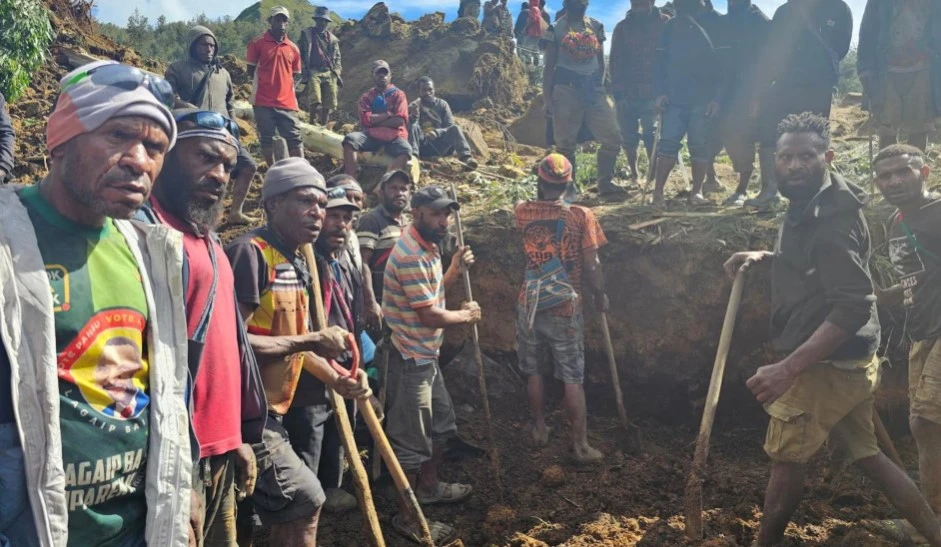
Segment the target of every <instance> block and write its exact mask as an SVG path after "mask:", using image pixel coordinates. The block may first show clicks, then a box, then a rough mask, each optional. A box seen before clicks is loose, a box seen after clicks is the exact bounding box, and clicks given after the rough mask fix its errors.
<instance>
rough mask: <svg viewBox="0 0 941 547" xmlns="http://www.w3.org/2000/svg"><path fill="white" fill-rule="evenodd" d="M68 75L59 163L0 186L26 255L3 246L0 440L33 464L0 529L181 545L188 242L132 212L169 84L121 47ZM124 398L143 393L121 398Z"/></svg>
mask: <svg viewBox="0 0 941 547" xmlns="http://www.w3.org/2000/svg"><path fill="white" fill-rule="evenodd" d="M61 85H62V92H61V94H60V95H59V98H58V101H57V103H56V108H55V111H54V112H53V113H52V115H51V116H50V117H49V120H48V127H47V130H46V142H47V148H48V150H49V155H50V156H51V158H52V161H51V165H50V170H49V174H48V175H47V176H46V178H45V179H43V180H42V181H41V182H40V183H39V184H37V185H35V186H30V187H7V188H0V204H2V205H0V207H2V210H3V212H4V214H3V216H2V218H0V253H2V255H3V256H5V257H11V256H13V257H16V259H15V260H10V259H9V258H7V259H6V260H0V283H2V286H3V287H7V288H9V290H8V291H5V296H3V297H2V299H0V323H2V328H0V332H2V333H3V335H2V337H0V338H2V342H3V347H4V349H5V355H4V356H3V357H4V358H0V453H3V454H4V469H5V470H9V469H10V468H11V467H12V468H13V469H17V468H19V470H20V472H22V468H25V481H23V479H22V477H10V478H11V479H14V482H11V481H10V480H8V478H7V477H2V476H0V482H2V483H3V484H4V485H5V488H4V491H3V497H4V503H5V504H10V503H12V506H13V507H19V508H20V509H21V510H22V516H21V517H18V518H16V519H15V524H14V526H13V528H14V530H13V531H12V532H11V531H10V530H0V540H3V539H4V536H6V538H5V539H6V540H8V541H9V542H10V543H12V544H13V545H33V544H34V543H33V542H31V541H30V540H29V539H28V538H24V536H23V535H22V533H23V528H27V527H31V525H33V524H34V525H35V531H32V533H33V534H36V533H38V537H39V538H41V539H42V544H44V545H66V544H69V545H101V544H103V543H107V544H109V545H122V546H143V545H145V544H147V545H171V546H174V547H177V546H185V545H187V543H188V541H189V540H190V539H191V537H190V529H189V528H190V526H188V525H187V522H188V521H189V517H190V499H191V484H192V483H191V471H192V460H191V459H190V458H191V453H190V439H189V431H188V428H187V427H186V425H185V424H187V423H188V421H189V416H188V414H187V408H186V401H185V390H186V377H187V370H186V359H185V348H186V333H185V331H184V330H183V328H182V326H183V324H184V321H185V318H184V315H183V302H182V300H181V299H179V298H178V295H180V294H181V293H182V275H181V274H182V267H181V260H182V248H181V245H180V241H179V235H178V234H175V233H174V232H173V231H172V230H169V229H168V228H166V227H163V226H144V225H141V224H134V223H130V222H128V221H127V220H126V219H128V218H130V217H131V216H132V215H133V214H134V213H135V211H137V209H138V208H139V207H140V206H141V205H142V204H143V203H144V202H145V201H146V200H147V198H148V197H149V195H150V190H151V186H152V184H153V181H154V180H155V179H156V178H157V175H158V173H159V172H160V169H161V167H162V166H163V161H164V157H165V155H166V153H167V151H168V150H169V149H170V148H171V147H172V145H173V143H174V142H175V140H176V131H177V130H176V123H175V121H174V119H173V116H172V115H171V114H170V111H169V110H168V108H167V105H168V104H172V93H171V92H170V87H169V85H168V84H167V83H166V82H165V81H164V80H163V79H161V78H159V77H156V76H153V75H148V74H146V73H144V72H142V71H140V70H138V69H135V68H132V67H129V66H126V65H121V64H118V63H114V62H111V61H108V62H96V63H92V64H90V65H86V66H84V67H81V68H79V69H77V70H75V71H73V72H71V73H69V74H67V75H66V76H65V77H64V78H63V79H62V82H61ZM26 326H28V328H24V327H26ZM112 342H115V343H112ZM117 343H120V344H121V345H123V346H126V345H129V344H130V345H132V346H133V348H130V349H131V351H123V350H122V351H115V350H114V347H116V344H117ZM3 353H4V352H0V354H3ZM102 367H104V368H105V369H107V370H113V371H117V373H116V374H110V375H101V374H98V373H96V371H98V370H100V369H101V368H102ZM11 385H15V386H19V390H17V391H13V392H11V390H10V386H11ZM25 390H28V391H29V393H24V392H23V391H25ZM122 392H123V393H122ZM115 397H117V398H120V399H126V398H130V397H133V400H134V404H133V405H131V406H128V407H127V408H124V409H123V411H122V412H115V411H114V409H115V406H114V402H115V400H117V399H116V398H115ZM14 410H15V413H14ZM18 430H19V432H20V433H19V434H17V431H18ZM11 464H12V466H11ZM2 473H6V471H2V472H0V474H2ZM11 484H19V486H18V487H12V488H11V487H9V485H11ZM27 492H28V493H29V499H28V501H27V497H26V495H27ZM30 510H31V512H32V517H30V516H29V513H30ZM197 517H198V515H197ZM197 520H198V518H197ZM4 522H9V520H7V519H4ZM196 526H197V527H198V524H197V525H196ZM27 533H29V532H27Z"/></svg>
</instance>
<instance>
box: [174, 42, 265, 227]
mask: <svg viewBox="0 0 941 547" xmlns="http://www.w3.org/2000/svg"><path fill="white" fill-rule="evenodd" d="M186 43H187V44H188V49H187V55H186V58H185V59H182V60H180V61H177V62H175V63H173V64H172V65H170V67H169V68H167V76H166V78H167V81H168V82H170V85H172V86H173V92H174V93H176V95H177V96H178V97H179V98H180V100H182V101H184V102H186V103H188V104H191V105H193V106H194V107H196V108H198V109H200V110H211V111H213V112H218V113H219V114H220V115H222V116H226V117H228V118H229V119H230V120H234V119H235V108H234V107H233V106H232V100H233V99H234V98H235V93H234V92H233V90H232V77H231V76H230V75H229V71H227V70H226V69H225V67H223V66H222V63H221V62H220V61H219V42H218V41H217V40H216V35H215V34H213V33H212V31H211V30H209V29H208V28H206V27H204V26H200V25H196V26H194V27H193V28H191V29H190V30H189V32H188V33H187V36H186ZM257 169H258V164H256V163H255V160H254V158H252V155H251V154H249V153H248V150H247V149H246V148H244V147H242V146H239V152H238V162H237V163H236V164H235V169H234V170H233V171H232V180H233V181H235V182H234V184H233V187H232V208H231V209H230V210H229V217H228V222H229V223H230V224H247V223H249V222H251V221H252V220H253V219H252V218H250V217H248V216H245V213H243V212H242V206H243V205H244V203H245V196H247V195H248V189H249V187H250V186H251V184H252V179H253V178H254V177H255V171H257Z"/></svg>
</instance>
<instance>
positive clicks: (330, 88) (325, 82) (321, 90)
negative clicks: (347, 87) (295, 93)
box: [309, 71, 339, 110]
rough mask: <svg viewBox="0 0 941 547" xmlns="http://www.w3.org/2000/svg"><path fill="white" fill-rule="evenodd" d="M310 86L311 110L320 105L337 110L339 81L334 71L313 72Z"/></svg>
mask: <svg viewBox="0 0 941 547" xmlns="http://www.w3.org/2000/svg"><path fill="white" fill-rule="evenodd" d="M309 88H310V101H309V104H310V108H311V110H313V109H314V107H315V106H320V105H324V106H326V107H327V108H328V109H330V110H336V108H337V95H338V94H339V93H338V91H339V83H338V81H337V77H336V75H335V74H333V72H332V71H327V72H319V73H317V74H311V75H310V84H309Z"/></svg>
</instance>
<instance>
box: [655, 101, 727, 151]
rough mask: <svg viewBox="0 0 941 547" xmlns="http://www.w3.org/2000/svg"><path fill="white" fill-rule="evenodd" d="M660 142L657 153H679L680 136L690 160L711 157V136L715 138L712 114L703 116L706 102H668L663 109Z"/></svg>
mask: <svg viewBox="0 0 941 547" xmlns="http://www.w3.org/2000/svg"><path fill="white" fill-rule="evenodd" d="M662 120H663V122H662V123H663V127H661V128H660V144H658V145H657V155H658V156H662V157H665V158H675V157H677V155H678V154H679V153H680V147H681V146H682V142H683V137H684V136H685V137H686V147H687V148H688V149H689V159H690V161H691V162H693V163H709V162H711V161H712V149H711V146H712V140H713V139H714V138H715V135H714V133H715V116H713V117H706V105H705V104H694V105H685V104H684V105H676V104H670V105H667V107H666V109H664V111H663V118H662Z"/></svg>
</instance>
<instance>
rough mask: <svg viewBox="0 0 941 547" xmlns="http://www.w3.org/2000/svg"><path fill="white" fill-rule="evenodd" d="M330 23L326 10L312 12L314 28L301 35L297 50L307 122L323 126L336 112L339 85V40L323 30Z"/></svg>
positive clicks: (340, 67) (340, 68)
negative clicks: (306, 100) (304, 87)
mask: <svg viewBox="0 0 941 547" xmlns="http://www.w3.org/2000/svg"><path fill="white" fill-rule="evenodd" d="M332 22H333V21H332V20H331V19H330V10H329V9H327V8H325V7H319V8H316V9H315V10H314V26H312V27H307V28H306V29H304V32H302V33H301V38H300V40H298V42H297V47H299V48H300V50H301V59H302V63H301V66H302V67H303V76H302V77H301V81H302V82H305V83H306V84H308V86H309V87H308V89H309V90H310V91H309V93H310V95H309V97H310V100H309V105H310V110H309V112H310V123H318V121H319V122H320V125H323V126H326V125H327V120H329V119H330V112H331V111H333V110H336V109H337V95H338V94H339V88H340V87H342V86H343V78H342V77H341V73H342V72H343V64H342V58H341V56H340V41H339V40H338V39H337V37H336V36H334V34H333V33H332V32H330V31H329V30H327V27H329V26H330V23H332Z"/></svg>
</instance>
